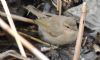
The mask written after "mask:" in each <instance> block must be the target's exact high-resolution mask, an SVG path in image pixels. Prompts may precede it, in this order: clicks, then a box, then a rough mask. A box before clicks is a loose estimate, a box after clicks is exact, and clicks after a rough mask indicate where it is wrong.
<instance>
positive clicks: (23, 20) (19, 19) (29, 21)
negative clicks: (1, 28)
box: [0, 11, 34, 24]
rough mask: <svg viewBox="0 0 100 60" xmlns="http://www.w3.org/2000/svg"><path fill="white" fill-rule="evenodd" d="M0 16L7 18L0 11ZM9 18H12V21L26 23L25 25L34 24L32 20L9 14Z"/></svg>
mask: <svg viewBox="0 0 100 60" xmlns="http://www.w3.org/2000/svg"><path fill="white" fill-rule="evenodd" d="M0 15H1V16H4V17H7V16H6V14H5V13H4V12H2V11H0ZM11 16H12V18H13V19H15V20H17V21H22V22H27V23H31V24H34V21H33V20H32V19H29V18H25V17H21V16H18V15H14V14H11Z"/></svg>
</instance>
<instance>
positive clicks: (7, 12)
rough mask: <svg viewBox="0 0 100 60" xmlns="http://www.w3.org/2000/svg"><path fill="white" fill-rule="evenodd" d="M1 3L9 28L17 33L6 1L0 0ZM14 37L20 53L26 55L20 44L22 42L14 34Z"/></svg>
mask: <svg viewBox="0 0 100 60" xmlns="http://www.w3.org/2000/svg"><path fill="white" fill-rule="evenodd" d="M1 3H2V5H3V8H4V10H5V12H6V15H7V19H8V22H9V24H10V26H11V29H12V30H13V31H14V32H16V33H17V30H16V28H15V25H14V22H13V19H12V17H11V14H10V11H9V8H8V6H7V3H6V1H5V0H1ZM14 38H15V40H16V42H17V45H18V48H19V50H20V53H21V54H22V56H24V57H26V53H25V50H24V48H23V46H22V43H21V41H20V39H19V38H18V37H16V36H15V37H14Z"/></svg>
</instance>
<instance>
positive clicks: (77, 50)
mask: <svg viewBox="0 0 100 60" xmlns="http://www.w3.org/2000/svg"><path fill="white" fill-rule="evenodd" d="M85 18H86V2H83V6H82V14H81V18H80V26H79V32H78V36H77V41H76V46H75V53H74V57H73V60H79V58H80V49H81V43H82V37H83V32H84V20H85Z"/></svg>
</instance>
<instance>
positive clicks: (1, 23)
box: [0, 18, 49, 60]
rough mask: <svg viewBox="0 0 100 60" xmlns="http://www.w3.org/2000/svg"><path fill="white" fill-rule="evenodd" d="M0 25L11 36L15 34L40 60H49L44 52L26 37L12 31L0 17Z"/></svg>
mask: <svg viewBox="0 0 100 60" xmlns="http://www.w3.org/2000/svg"><path fill="white" fill-rule="evenodd" d="M0 26H1V27H2V28H3V29H4V30H5V31H7V32H8V33H9V34H11V35H12V36H13V37H15V36H17V38H19V39H20V40H21V42H22V44H23V45H24V46H25V47H26V48H27V49H28V50H30V51H31V52H32V53H33V54H35V56H36V57H38V58H39V59H40V60H49V59H48V58H47V57H46V56H45V55H44V54H42V53H41V52H40V51H39V50H37V49H36V48H35V47H34V46H33V45H32V44H30V43H29V42H28V41H27V40H26V39H24V38H23V37H22V36H20V35H19V34H18V33H16V32H15V31H13V30H12V29H11V28H10V27H9V26H8V25H7V24H6V23H5V22H4V21H3V20H2V19H1V18H0Z"/></svg>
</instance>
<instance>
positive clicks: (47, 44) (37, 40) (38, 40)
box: [19, 32, 51, 46]
mask: <svg viewBox="0 0 100 60" xmlns="http://www.w3.org/2000/svg"><path fill="white" fill-rule="evenodd" d="M19 34H21V35H23V36H25V37H28V38H30V39H32V40H34V41H36V42H39V43H42V44H44V45H46V46H51V45H50V44H49V43H46V42H43V41H42V40H40V39H37V38H34V37H32V36H30V35H27V34H25V33H23V32H19Z"/></svg>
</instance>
